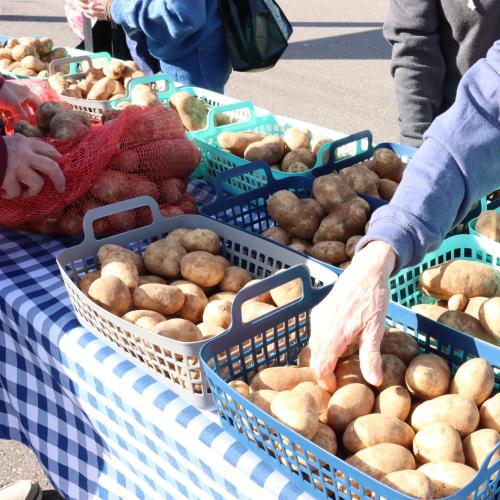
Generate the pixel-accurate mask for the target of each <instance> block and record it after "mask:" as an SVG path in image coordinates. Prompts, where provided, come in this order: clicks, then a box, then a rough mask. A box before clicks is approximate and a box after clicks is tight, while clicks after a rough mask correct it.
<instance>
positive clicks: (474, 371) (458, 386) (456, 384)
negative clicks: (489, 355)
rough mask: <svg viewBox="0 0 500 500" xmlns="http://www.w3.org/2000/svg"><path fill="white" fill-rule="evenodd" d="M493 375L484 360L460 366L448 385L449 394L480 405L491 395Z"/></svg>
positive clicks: (479, 359) (474, 360)
mask: <svg viewBox="0 0 500 500" xmlns="http://www.w3.org/2000/svg"><path fill="white" fill-rule="evenodd" d="M494 385H495V373H494V371H493V368H492V366H491V365H490V364H489V363H488V361H486V360H485V359H481V358H475V359H470V360H469V361H466V362H465V363H464V364H463V365H461V366H460V367H459V368H458V370H457V372H456V373H455V376H454V377H453V380H452V381H451V385H450V394H460V395H461V396H464V397H466V398H469V399H472V401H474V403H476V405H477V406H480V405H482V404H483V403H484V402H485V401H486V400H487V399H488V398H489V397H490V395H491V392H492V391H493V386H494Z"/></svg>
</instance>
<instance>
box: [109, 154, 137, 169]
mask: <svg viewBox="0 0 500 500" xmlns="http://www.w3.org/2000/svg"><path fill="white" fill-rule="evenodd" d="M109 167H110V168H111V169H112V170H117V171H120V172H126V173H130V174H133V173H135V172H137V170H138V168H139V156H138V154H137V152H136V151H135V150H134V149H125V150H124V151H120V152H119V153H117V154H116V155H115V156H113V158H111V162H110V164H109Z"/></svg>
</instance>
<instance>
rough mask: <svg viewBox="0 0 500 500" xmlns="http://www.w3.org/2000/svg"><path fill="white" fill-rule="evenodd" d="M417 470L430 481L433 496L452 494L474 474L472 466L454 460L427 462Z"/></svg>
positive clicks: (472, 477) (468, 481)
mask: <svg viewBox="0 0 500 500" xmlns="http://www.w3.org/2000/svg"><path fill="white" fill-rule="evenodd" d="M418 470H419V471H420V472H423V473H424V474H425V475H426V476H427V477H428V478H429V479H430V480H431V481H432V488H433V490H434V498H444V497H448V496H450V495H453V494H454V493H456V492H457V491H459V490H461V489H462V488H463V487H464V486H466V485H467V484H468V483H470V482H471V481H472V479H474V476H475V475H476V471H475V470H474V469H473V468H472V467H469V466H467V465H464V464H457V463H455V462H437V463H428V464H424V465H422V466H421V467H419V468H418Z"/></svg>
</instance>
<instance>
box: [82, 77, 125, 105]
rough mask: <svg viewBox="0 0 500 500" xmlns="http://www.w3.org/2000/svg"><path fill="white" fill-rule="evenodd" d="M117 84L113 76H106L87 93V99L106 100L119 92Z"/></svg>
mask: <svg viewBox="0 0 500 500" xmlns="http://www.w3.org/2000/svg"><path fill="white" fill-rule="evenodd" d="M116 90H117V86H116V82H115V80H113V79H112V78H108V77H104V78H102V79H100V80H97V81H96V82H95V84H94V86H93V87H92V88H91V89H90V91H89V93H88V94H87V99H89V100H96V101H106V100H108V99H109V98H110V97H111V96H112V95H113V94H118V92H116Z"/></svg>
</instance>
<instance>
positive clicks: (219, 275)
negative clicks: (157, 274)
mask: <svg viewBox="0 0 500 500" xmlns="http://www.w3.org/2000/svg"><path fill="white" fill-rule="evenodd" d="M224 269H225V268H224V266H223V264H222V262H220V260H218V259H216V258H215V257H214V256H213V255H212V254H211V253H208V252H202V251H197V252H191V253H188V254H187V255H185V256H184V257H182V259H181V275H182V277H183V278H184V279H187V280H189V281H192V282H193V283H196V284H197V285H199V286H202V287H212V286H215V285H218V284H219V283H220V282H221V281H222V280H223V278H224Z"/></svg>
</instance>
